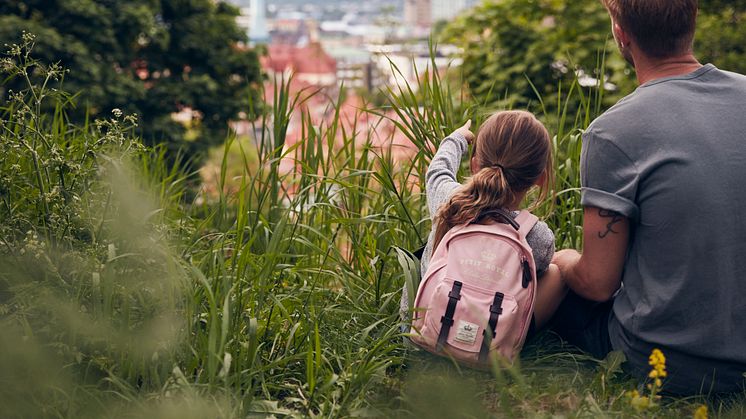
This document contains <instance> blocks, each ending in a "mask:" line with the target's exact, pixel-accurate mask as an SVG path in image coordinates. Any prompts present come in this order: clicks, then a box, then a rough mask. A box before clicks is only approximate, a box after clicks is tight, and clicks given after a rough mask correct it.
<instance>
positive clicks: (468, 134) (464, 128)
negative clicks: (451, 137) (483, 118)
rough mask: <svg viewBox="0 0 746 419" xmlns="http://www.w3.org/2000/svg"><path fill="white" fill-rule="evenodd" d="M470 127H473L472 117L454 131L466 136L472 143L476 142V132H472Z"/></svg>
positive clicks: (467, 140) (468, 141)
mask: <svg viewBox="0 0 746 419" xmlns="http://www.w3.org/2000/svg"><path fill="white" fill-rule="evenodd" d="M469 128H471V119H470V120H468V121H466V123H465V124H464V126H462V127H461V128H459V129H457V130H456V131H454V133H456V134H461V135H463V136H464V138H466V142H467V143H469V144H471V143H472V142H474V133H473V132H471V131H470V130H469Z"/></svg>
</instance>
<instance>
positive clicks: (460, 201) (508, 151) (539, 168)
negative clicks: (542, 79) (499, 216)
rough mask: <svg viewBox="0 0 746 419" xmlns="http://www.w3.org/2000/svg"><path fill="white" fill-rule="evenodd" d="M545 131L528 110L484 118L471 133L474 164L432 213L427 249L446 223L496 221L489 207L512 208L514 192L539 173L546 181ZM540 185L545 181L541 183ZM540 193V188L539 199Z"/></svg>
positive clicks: (548, 173) (548, 158) (548, 161)
mask: <svg viewBox="0 0 746 419" xmlns="http://www.w3.org/2000/svg"><path fill="white" fill-rule="evenodd" d="M551 158H552V157H551V142H550V138H549V133H548V132H547V130H546V128H544V125H542V124H541V122H539V121H538V120H537V119H536V117H534V115H533V114H531V113H528V112H523V111H507V112H499V113H497V114H495V115H493V116H492V117H490V118H489V119H488V120H487V121H486V122H485V123H484V124H483V126H482V128H481V129H480V131H479V135H478V136H477V139H476V142H475V146H474V154H473V157H472V159H476V161H475V163H476V165H477V167H479V168H480V169H479V170H478V171H477V172H476V173H475V174H474V175H473V176H472V177H471V178H470V179H469V180H468V181H467V182H466V183H465V184H464V185H463V186H462V187H461V188H459V190H458V191H456V192H455V193H454V195H453V196H452V197H451V199H450V200H449V201H448V203H446V204H445V205H443V206H442V207H441V208H440V210H439V211H438V214H437V215H436V217H435V222H436V223H437V228H436V230H435V240H434V243H433V245H434V246H433V248H436V247H437V246H438V244H439V243H440V241H441V240H442V239H443V236H445V234H446V233H447V232H448V230H450V229H451V228H453V227H455V226H458V225H462V224H469V223H483V222H486V221H487V220H495V221H497V220H496V218H495V217H494V216H485V214H486V213H487V212H488V211H489V210H494V209H512V208H510V207H511V206H513V205H515V204H516V200H517V199H518V197H519V196H520V195H521V194H522V193H524V192H526V191H528V189H530V188H531V186H533V185H534V184H536V182H537V181H538V180H539V178H540V177H541V176H542V174H544V175H545V176H546V182H545V183H549V182H551V178H552V173H551V167H552V161H551ZM544 186H546V185H544ZM545 196H546V189H545V188H544V187H542V194H541V198H543V197H545Z"/></svg>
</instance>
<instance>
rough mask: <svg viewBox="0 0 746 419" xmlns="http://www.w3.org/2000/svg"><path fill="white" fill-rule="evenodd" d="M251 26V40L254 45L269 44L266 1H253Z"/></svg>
mask: <svg viewBox="0 0 746 419" xmlns="http://www.w3.org/2000/svg"><path fill="white" fill-rule="evenodd" d="M250 10H251V26H250V27H249V40H250V41H251V42H253V43H267V42H269V32H268V31H267V3H266V1H265V0H251V7H250Z"/></svg>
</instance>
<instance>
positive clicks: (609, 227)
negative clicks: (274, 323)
mask: <svg viewBox="0 0 746 419" xmlns="http://www.w3.org/2000/svg"><path fill="white" fill-rule="evenodd" d="M598 215H599V216H601V217H603V218H610V219H611V220H610V221H609V222H608V223H607V224H606V231H605V232H603V233H601V232H599V233H598V238H599V239H604V238H606V236H608V235H609V234H611V233H613V234H619V232H618V231H614V225H616V224H617V223H620V222H621V221H622V220H624V217H622V216H621V215H620V214H619V213H618V212H614V211H609V210H605V209H599V210H598Z"/></svg>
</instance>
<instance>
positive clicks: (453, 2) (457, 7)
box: [430, 0, 470, 23]
mask: <svg viewBox="0 0 746 419" xmlns="http://www.w3.org/2000/svg"><path fill="white" fill-rule="evenodd" d="M430 3H431V7H430V18H431V19H432V22H433V23H435V22H437V21H440V20H451V19H453V18H454V17H456V16H457V15H458V14H459V13H461V12H462V11H463V10H464V9H466V8H467V6H469V3H470V2H469V1H468V0H431V2H430Z"/></svg>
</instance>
